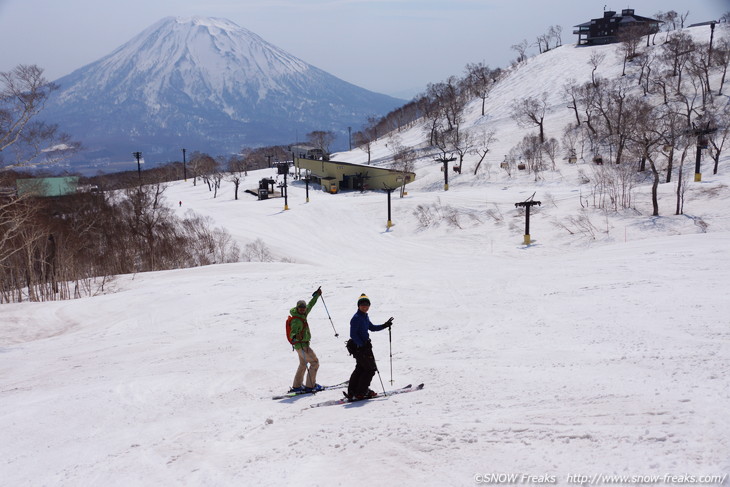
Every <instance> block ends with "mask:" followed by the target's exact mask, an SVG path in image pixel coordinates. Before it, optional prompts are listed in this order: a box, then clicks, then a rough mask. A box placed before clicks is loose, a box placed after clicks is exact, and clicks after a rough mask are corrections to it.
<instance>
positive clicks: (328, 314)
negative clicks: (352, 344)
mask: <svg viewBox="0 0 730 487" xmlns="http://www.w3.org/2000/svg"><path fill="white" fill-rule="evenodd" d="M319 297H320V298H321V299H322V304H323V305H324V310H325V311H327V318H329V319H330V323H332V329H333V330H335V338H337V337H338V336H340V334H339V333H337V330H336V329H335V324H334V323H333V322H332V317H331V316H330V310H328V309H327V304H326V303H325V302H324V296H322V293H321V292H320V294H319Z"/></svg>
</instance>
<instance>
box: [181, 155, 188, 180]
mask: <svg viewBox="0 0 730 487" xmlns="http://www.w3.org/2000/svg"><path fill="white" fill-rule="evenodd" d="M182 151H183V178H185V181H187V180H188V170H187V168H186V167H185V149H183V150H182Z"/></svg>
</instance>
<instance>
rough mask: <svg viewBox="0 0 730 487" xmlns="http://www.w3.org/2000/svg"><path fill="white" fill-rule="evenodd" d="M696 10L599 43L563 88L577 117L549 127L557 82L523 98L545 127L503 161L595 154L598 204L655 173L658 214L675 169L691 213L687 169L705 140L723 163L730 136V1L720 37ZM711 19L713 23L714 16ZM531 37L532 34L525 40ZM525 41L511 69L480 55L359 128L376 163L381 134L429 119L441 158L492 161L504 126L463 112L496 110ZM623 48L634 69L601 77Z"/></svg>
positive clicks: (518, 116)
mask: <svg viewBox="0 0 730 487" xmlns="http://www.w3.org/2000/svg"><path fill="white" fill-rule="evenodd" d="M688 15H689V12H687V13H686V14H682V15H680V14H677V13H676V12H673V11H671V12H667V13H659V14H657V18H659V20H662V21H663V24H662V26H663V28H662V30H661V31H660V32H650V31H648V30H647V29H645V28H635V29H624V30H623V31H622V32H621V34H620V36H619V42H618V47H617V48H616V49H615V51H614V50H599V51H596V52H595V53H594V54H593V55H592V56H591V58H590V60H589V62H588V64H589V65H590V67H591V74H590V78H589V79H585V80H575V79H571V80H569V81H568V82H567V83H566V84H565V86H564V87H563V92H562V99H564V100H566V101H567V105H566V106H567V108H568V109H569V110H570V111H571V113H572V114H573V118H574V120H575V121H574V123H571V124H569V125H568V126H565V127H546V116H547V115H548V114H549V113H550V112H551V110H553V109H554V107H551V106H550V105H549V96H548V93H542V94H540V95H537V96H525V97H522V98H518V99H515V100H514V101H513V103H512V106H511V115H512V118H513V119H514V120H515V121H516V122H517V124H518V125H519V126H520V127H523V128H525V129H528V130H529V129H532V130H534V132H533V131H532V130H531V131H529V132H527V133H526V134H525V135H524V137H523V139H522V140H521V141H520V143H518V144H517V145H516V146H514V147H512V148H511V149H510V150H509V152H508V154H507V156H506V157H505V160H504V161H502V163H501V164H500V168H501V169H504V170H505V171H507V173H508V174H509V175H510V176H512V175H513V174H514V173H515V171H516V170H520V169H524V170H526V171H527V172H528V173H529V174H531V175H533V176H534V177H535V179H540V178H542V177H543V172H544V171H547V170H557V161H558V160H568V161H569V162H578V161H583V162H586V161H587V162H588V163H590V166H589V167H590V169H589V172H588V173H584V178H585V182H586V184H590V185H591V186H592V203H593V205H594V206H595V207H597V208H601V209H609V210H615V211H617V210H620V209H628V208H633V205H634V204H635V200H634V198H633V191H634V190H635V188H636V186H637V185H638V184H640V183H642V182H643V181H646V180H648V181H649V182H650V184H651V188H652V190H651V199H652V209H653V210H652V213H653V215H658V214H659V205H658V188H659V185H660V184H666V183H670V182H673V178H674V179H676V204H675V205H674V210H675V212H676V213H677V214H681V213H683V211H684V194H685V190H686V185H685V183H686V178H687V176H686V173H687V172H688V170H689V169H688V168H690V167H691V166H693V164H690V163H691V162H692V161H693V158H694V157H695V156H696V154H697V152H696V150H695V149H696V148H697V146H698V145H699V146H700V147H701V148H702V150H705V149H706V154H707V155H708V156H709V158H710V159H711V161H712V171H713V172H714V173H717V170H718V166H719V160H720V157H721V154H722V153H723V150H724V148H725V147H726V142H727V139H728V136H730V105H729V104H728V102H727V97H726V96H725V95H724V89H725V83H726V78H727V72H728V67H729V66H730V38H729V37H730V34H729V33H728V30H730V26H729V25H728V21H730V12H729V13H727V14H725V15H724V16H723V17H722V19H720V22H718V23H717V25H716V26H713V28H712V34H713V35H714V37H711V36H709V35H708V37H709V39H708V41H706V42H696V41H695V40H693V38H692V36H690V35H689V34H688V33H687V32H686V31H684V30H681V29H682V27H683V26H684V23H685V21H686V19H687V16H688ZM715 27H717V28H715ZM703 28H706V29H707V32H708V34H710V32H711V30H710V27H709V26H707V27H703ZM538 43H539V44H540V52H541V53H543V52H545V51H547V50H549V49H552V48H554V47H557V46H559V45H560V43H561V41H560V30H559V29H556V28H551V29H550V30H549V31H548V34H546V35H545V36H541V38H539V39H538ZM527 45H529V43H526V41H525V45H524V46H522V47H525V48H526V47H527ZM519 52H520V53H521V54H520V56H518V59H517V60H516V61H515V63H514V64H513V66H512V67H510V68H509V69H506V70H500V69H490V68H489V67H488V66H486V65H485V64H483V63H477V64H469V65H467V66H466V68H465V71H464V74H463V76H461V77H459V76H451V77H449V78H448V79H447V80H445V81H443V82H440V83H432V84H429V85H428V87H427V90H426V92H425V93H424V94H422V95H419V96H418V97H417V98H416V99H414V100H413V101H411V102H410V103H408V104H406V105H404V106H403V107H401V108H399V109H397V110H394V111H393V112H391V113H389V114H388V115H386V116H385V117H383V118H380V119H377V120H376V119H372V120H369V123H368V125H367V126H366V127H365V128H364V129H363V130H362V131H361V132H358V133H357V134H356V138H355V141H356V143H357V146H358V147H359V148H360V149H362V150H363V151H365V152H366V153H367V154H368V162H370V150H371V148H372V143H373V142H374V141H375V140H376V139H378V138H381V137H384V136H388V137H393V134H397V133H399V132H400V131H402V130H405V129H407V128H410V127H412V126H415V125H421V126H423V127H424V132H425V139H426V142H427V145H428V146H429V147H430V148H431V150H432V151H435V152H436V154H437V155H436V156H434V160H435V161H439V162H441V161H444V160H451V159H453V160H455V161H458V163H455V166H454V169H456V170H458V172H461V170H462V166H463V163H464V159H465V157H466V156H467V155H469V156H471V157H470V158H469V159H470V160H476V163H475V164H474V166H473V174H474V175H477V174H478V172H479V171H480V168H481V169H484V168H486V170H487V171H489V168H488V165H487V164H483V162H484V161H485V158H486V155H487V153H488V152H489V150H490V146H491V145H492V144H493V143H494V141H495V138H494V134H495V131H494V130H493V129H491V128H490V127H489V124H487V123H477V124H476V125H474V126H473V127H471V126H470V127H469V128H468V129H467V130H465V129H464V127H463V122H464V112H465V110H466V108H467V106H473V103H474V100H475V99H476V100H477V101H478V102H480V103H479V105H480V110H481V115H482V116H484V115H485V114H486V113H488V112H489V95H490V92H491V91H492V90H493V89H494V87H495V86H497V85H498V83H500V82H502V80H504V79H505V78H506V77H507V76H508V74H509V73H510V72H511V71H512V70H514V69H516V68H517V67H518V66H519V65H520V64H521V63H522V62H524V61H525V59H526V56H525V55H524V51H522V50H521V51H519ZM613 52H617V53H618V54H617V55H618V56H620V60H621V61H622V62H623V73H622V75H621V76H620V77H618V78H617V79H607V78H604V77H602V76H601V74H600V73H601V68H602V67H603V66H605V64H606V56H608V55H609V53H613ZM561 104H562V102H561ZM548 134H554V135H552V136H550V135H548ZM399 157H400V158H403V155H402V154H400V156H399ZM395 159H397V158H395Z"/></svg>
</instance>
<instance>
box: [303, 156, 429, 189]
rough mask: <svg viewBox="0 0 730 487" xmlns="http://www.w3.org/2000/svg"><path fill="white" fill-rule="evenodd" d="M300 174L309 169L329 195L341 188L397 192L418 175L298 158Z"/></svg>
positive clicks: (394, 170) (346, 163) (314, 178)
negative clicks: (396, 190)
mask: <svg viewBox="0 0 730 487" xmlns="http://www.w3.org/2000/svg"><path fill="white" fill-rule="evenodd" d="M294 167H295V168H297V170H298V171H300V173H301V170H302V169H307V170H309V172H310V173H311V175H312V179H313V180H314V181H315V182H318V183H320V184H321V185H322V190H323V191H326V192H327V193H337V192H339V191H340V190H341V189H357V190H366V189H372V190H379V189H396V188H399V187H401V186H403V185H404V184H408V183H410V182H411V181H413V180H415V179H416V173H413V172H404V171H398V170H396V169H385V168H382V167H375V166H366V165H364V164H354V163H351V162H338V161H322V160H313V159H304V158H300V157H295V158H294Z"/></svg>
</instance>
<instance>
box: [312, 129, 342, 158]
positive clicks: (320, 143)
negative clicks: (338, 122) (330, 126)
mask: <svg viewBox="0 0 730 487" xmlns="http://www.w3.org/2000/svg"><path fill="white" fill-rule="evenodd" d="M336 138H337V136H336V135H335V133H334V132H332V131H329V130H327V131H325V130H315V131H313V132H309V133H308V134H307V140H309V143H310V144H312V145H313V146H314V147H315V148H316V149H319V150H321V151H322V154H324V155H325V156H324V157H326V158H327V159H329V154H330V146H331V145H332V143H333V142H334V141H335V139H336Z"/></svg>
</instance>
